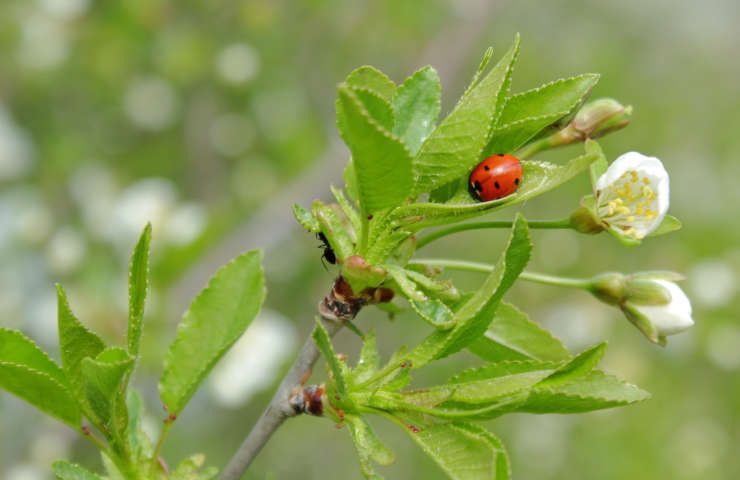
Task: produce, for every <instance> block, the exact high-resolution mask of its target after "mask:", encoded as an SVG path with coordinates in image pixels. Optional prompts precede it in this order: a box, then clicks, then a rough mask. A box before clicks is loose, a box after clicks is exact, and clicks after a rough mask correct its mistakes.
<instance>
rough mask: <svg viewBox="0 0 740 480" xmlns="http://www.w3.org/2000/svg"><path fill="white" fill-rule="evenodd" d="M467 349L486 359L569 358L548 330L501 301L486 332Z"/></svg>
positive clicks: (543, 359)
mask: <svg viewBox="0 0 740 480" xmlns="http://www.w3.org/2000/svg"><path fill="white" fill-rule="evenodd" d="M468 349H469V350H470V351H471V352H473V353H474V354H476V355H478V356H479V357H481V358H482V359H484V360H486V361H489V362H499V361H502V360H524V359H532V360H541V361H553V362H558V361H562V360H568V359H569V358H570V352H568V349H566V348H565V347H564V346H563V344H562V343H561V342H560V340H558V339H557V338H555V337H554V336H553V335H552V334H551V333H550V332H549V331H547V330H545V329H544V328H542V327H540V326H539V325H538V324H536V323H534V322H533V321H531V320H530V319H529V317H528V316H527V314H526V313H524V312H522V311H521V310H519V309H517V308H516V307H515V306H513V305H511V304H509V303H505V302H502V303H501V304H500V305H499V307H498V308H497V309H496V314H495V316H494V318H493V322H491V326H490V327H489V328H488V330H487V331H486V333H485V335H484V336H482V337H480V338H479V339H478V340H476V341H475V342H473V343H472V344H470V346H469V347H468Z"/></svg>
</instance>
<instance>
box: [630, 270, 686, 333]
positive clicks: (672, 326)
mask: <svg viewBox="0 0 740 480" xmlns="http://www.w3.org/2000/svg"><path fill="white" fill-rule="evenodd" d="M652 282H653V283H654V284H655V285H658V286H660V287H662V288H664V289H665V290H666V291H667V292H668V295H669V296H670V301H669V302H668V303H665V304H657V305H639V304H633V306H634V308H635V309H636V310H637V311H638V312H639V313H640V314H641V315H642V316H643V317H645V318H646V319H647V320H648V321H649V322H650V324H651V325H652V326H653V328H654V329H655V331H656V333H657V334H658V336H659V337H665V336H667V335H673V334H675V333H679V332H683V331H684V330H686V329H688V328H689V327H691V326H692V325H693V324H694V320H693V319H692V318H691V302H690V301H689V298H688V297H687V296H686V294H685V293H684V292H683V290H681V287H679V286H678V285H676V284H675V283H673V282H670V281H668V280H662V279H655V280H652Z"/></svg>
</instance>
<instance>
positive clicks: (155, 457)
mask: <svg viewBox="0 0 740 480" xmlns="http://www.w3.org/2000/svg"><path fill="white" fill-rule="evenodd" d="M174 422H175V420H174V418H172V416H168V417H167V418H166V419H165V420H164V422H163V423H162V430H161V431H160V432H159V438H158V439H157V444H156V446H155V447H154V453H153V454H152V463H151V464H150V466H149V472H150V474H151V475H152V476H153V475H154V471H155V470H156V468H157V466H158V465H159V455H160V453H161V452H162V446H163V445H164V442H165V440H167V436H168V435H169V433H170V429H171V428H172V424H173V423H174Z"/></svg>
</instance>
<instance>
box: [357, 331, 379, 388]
mask: <svg viewBox="0 0 740 480" xmlns="http://www.w3.org/2000/svg"><path fill="white" fill-rule="evenodd" d="M379 368H380V354H379V353H378V342H377V338H376V336H375V331H374V330H370V331H369V332H367V333H366V334H365V336H364V337H363V338H362V350H360V359H359V360H358V361H357V365H355V368H354V369H353V370H352V379H353V383H355V384H360V383H362V382H364V381H365V380H367V379H369V378H370V377H372V376H373V375H374V374H375V373H376V372H377V371H378V369H379Z"/></svg>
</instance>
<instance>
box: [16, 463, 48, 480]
mask: <svg viewBox="0 0 740 480" xmlns="http://www.w3.org/2000/svg"><path fill="white" fill-rule="evenodd" d="M51 478H52V477H51V471H50V470H49V468H48V466H47V467H46V468H44V467H42V466H40V465H33V464H30V463H18V464H16V465H13V466H11V467H10V469H9V470H8V472H7V473H6V474H5V480H50V479H51Z"/></svg>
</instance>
